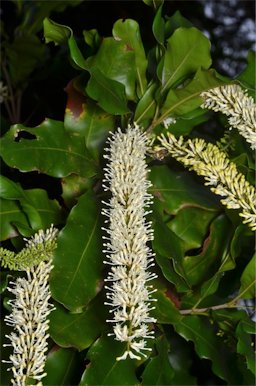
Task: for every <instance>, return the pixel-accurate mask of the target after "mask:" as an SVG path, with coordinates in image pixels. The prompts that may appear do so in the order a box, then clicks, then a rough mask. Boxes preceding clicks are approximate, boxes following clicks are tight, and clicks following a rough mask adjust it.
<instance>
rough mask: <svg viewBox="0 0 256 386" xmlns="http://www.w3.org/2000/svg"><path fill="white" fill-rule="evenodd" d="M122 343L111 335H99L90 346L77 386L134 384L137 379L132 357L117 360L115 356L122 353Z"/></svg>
mask: <svg viewBox="0 0 256 386" xmlns="http://www.w3.org/2000/svg"><path fill="white" fill-rule="evenodd" d="M123 351H124V349H123V344H122V343H120V342H118V341H116V340H114V339H113V337H105V336H103V337H101V338H100V339H98V340H97V341H96V342H95V343H94V344H93V345H92V346H91V348H90V350H89V352H88V355H87V359H89V360H90V364H89V365H88V366H87V368H86V370H85V372H84V374H83V376H82V379H81V382H80V383H79V386H86V385H90V386H93V385H95V386H96V385H97V386H99V385H101V386H105V385H111V386H120V385H122V386H125V385H127V386H128V385H129V386H135V385H138V379H137V377H136V375H135V365H136V362H135V361H134V360H132V359H129V358H128V359H126V360H125V361H117V360H116V357H118V356H120V355H122V354H123Z"/></svg>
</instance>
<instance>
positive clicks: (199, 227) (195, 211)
mask: <svg viewBox="0 0 256 386" xmlns="http://www.w3.org/2000/svg"><path fill="white" fill-rule="evenodd" d="M216 213H217V212H214V211H212V210H205V209H201V208H195V207H185V208H182V209H180V210H179V211H178V213H177V215H176V216H175V218H174V219H173V220H172V221H170V222H169V223H168V227H169V228H170V229H171V230H172V231H173V232H174V233H175V234H176V235H178V236H179V238H180V239H181V240H183V247H184V249H185V250H186V251H187V250H189V249H193V248H199V247H200V246H201V245H202V242H203V240H204V238H205V235H206V234H207V231H208V226H209V224H210V222H211V221H212V219H213V218H214V217H215V216H216Z"/></svg>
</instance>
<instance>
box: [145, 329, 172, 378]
mask: <svg viewBox="0 0 256 386" xmlns="http://www.w3.org/2000/svg"><path fill="white" fill-rule="evenodd" d="M155 344H156V351H157V355H156V356H154V357H153V358H151V359H150V361H149V363H148V365H147V366H146V368H145V370H144V372H143V374H142V383H141V385H142V386H143V385H145V386H146V385H147V386H148V385H159V386H163V385H172V384H173V383H172V379H173V377H174V370H173V368H172V366H171V364H170V361H169V358H168V356H169V344H168V341H167V339H166V338H165V336H164V335H162V336H160V337H159V338H157V340H156V343H155Z"/></svg>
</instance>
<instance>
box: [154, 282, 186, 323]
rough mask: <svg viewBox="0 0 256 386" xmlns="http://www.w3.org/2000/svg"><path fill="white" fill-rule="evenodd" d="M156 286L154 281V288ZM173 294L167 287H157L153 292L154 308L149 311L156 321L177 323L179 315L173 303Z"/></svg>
mask: <svg viewBox="0 0 256 386" xmlns="http://www.w3.org/2000/svg"><path fill="white" fill-rule="evenodd" d="M156 287H157V284H156V283H155V282H154V288H156ZM174 297H175V296H174V295H173V294H172V292H171V291H170V290H168V289H167V288H164V289H158V290H157V292H155V293H154V299H156V300H157V301H156V303H155V304H154V307H155V309H154V310H153V311H152V312H151V313H152V316H154V317H155V318H156V319H157V322H158V323H163V324H173V323H179V320H180V319H181V317H182V316H181V315H180V313H179V311H178V309H177V307H176V306H175V304H174Z"/></svg>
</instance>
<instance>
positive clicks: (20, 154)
mask: <svg viewBox="0 0 256 386" xmlns="http://www.w3.org/2000/svg"><path fill="white" fill-rule="evenodd" d="M20 132H21V133H22V132H23V133H24V134H25V133H26V135H30V136H32V139H24V138H19V133H20ZM17 137H18V140H17ZM0 155H1V156H2V158H3V159H4V161H5V162H6V163H7V165H9V166H11V167H13V168H18V169H19V170H21V171H32V170H37V171H39V172H41V173H45V174H48V175H50V176H53V177H64V176H67V175H69V174H71V173H79V174H81V175H82V176H92V175H93V174H94V173H95V166H94V164H93V162H92V160H91V159H90V155H89V153H88V150H87V149H86V147H85V144H84V142H82V141H81V139H80V138H79V137H76V136H72V135H71V134H69V133H68V132H67V131H65V129H64V126H63V122H59V121H54V120H52V119H46V120H45V121H44V122H42V124H41V125H39V126H37V127H35V128H27V127H25V126H23V125H21V124H17V125H13V126H12V127H11V129H10V130H9V131H8V133H6V134H5V136H4V137H3V138H2V139H1V141H0ZM67 160H68V162H67Z"/></svg>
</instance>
